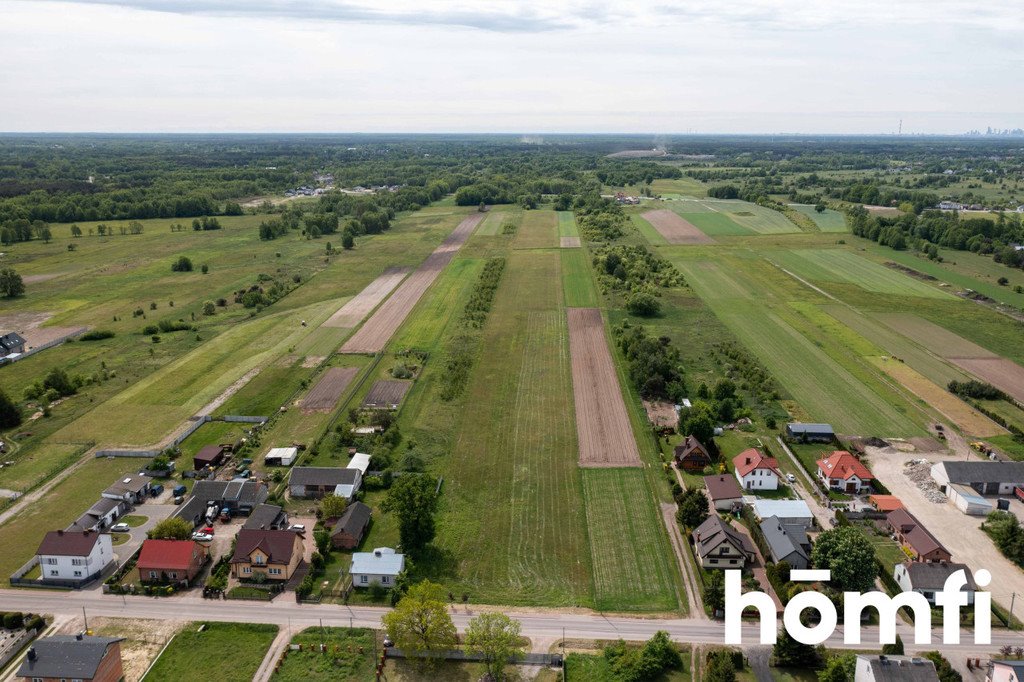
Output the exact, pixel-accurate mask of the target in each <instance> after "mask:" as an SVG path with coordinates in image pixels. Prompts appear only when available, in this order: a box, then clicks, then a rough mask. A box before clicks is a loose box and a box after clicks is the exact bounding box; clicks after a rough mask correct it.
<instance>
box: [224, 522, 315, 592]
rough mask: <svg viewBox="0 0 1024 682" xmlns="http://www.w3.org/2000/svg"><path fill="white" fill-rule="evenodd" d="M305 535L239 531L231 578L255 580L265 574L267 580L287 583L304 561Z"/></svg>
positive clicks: (276, 531) (287, 532) (275, 531)
mask: <svg viewBox="0 0 1024 682" xmlns="http://www.w3.org/2000/svg"><path fill="white" fill-rule="evenodd" d="M302 553H303V543H302V536H300V535H299V534H298V533H294V532H292V531H290V530H255V529H245V528H243V529H242V530H240V531H238V535H237V536H236V540H235V553H234V555H232V557H231V575H233V576H234V577H235V578H238V579H239V580H252V579H253V578H254V577H255V576H256V575H257V574H262V575H263V576H265V577H266V579H267V580H273V581H281V582H285V581H288V580H290V579H291V577H292V575H294V574H295V569H296V568H298V566H299V564H300V563H301V562H302Z"/></svg>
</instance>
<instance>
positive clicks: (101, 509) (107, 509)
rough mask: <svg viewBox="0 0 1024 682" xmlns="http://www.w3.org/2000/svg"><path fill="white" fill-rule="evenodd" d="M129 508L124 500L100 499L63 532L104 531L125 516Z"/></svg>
mask: <svg viewBox="0 0 1024 682" xmlns="http://www.w3.org/2000/svg"><path fill="white" fill-rule="evenodd" d="M130 509H131V507H129V506H128V503H127V502H125V501H124V500H115V499H111V498H109V497H101V498H100V499H99V500H98V501H97V502H96V504H94V505H93V506H91V507H89V510H88V511H87V512H85V513H84V514H82V515H81V516H79V517H78V519H77V520H76V521H75V522H74V523H72V524H71V525H70V526H68V527H67V528H65V529H64V530H79V531H81V530H104V529H105V528H109V527H110V526H111V525H113V524H114V522H115V521H117V519H119V518H120V517H121V516H122V515H124V514H127V513H128V511H130Z"/></svg>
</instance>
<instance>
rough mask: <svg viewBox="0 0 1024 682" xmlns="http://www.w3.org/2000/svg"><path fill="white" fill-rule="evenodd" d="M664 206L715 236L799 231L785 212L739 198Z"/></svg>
mask: <svg viewBox="0 0 1024 682" xmlns="http://www.w3.org/2000/svg"><path fill="white" fill-rule="evenodd" d="M665 207H666V208H668V209H670V210H672V211H675V212H676V213H678V214H679V215H680V216H681V217H683V218H684V219H686V220H688V221H690V222H691V223H693V224H694V225H696V226H697V227H699V228H700V229H701V231H702V232H704V233H705V234H708V235H710V236H712V237H713V236H728V235H749V234H788V233H791V232H799V231H800V228H799V227H797V226H796V225H795V224H794V223H793V222H792V221H791V220H790V219H789V218H787V217H786V216H785V215H783V214H782V213H779V212H778V211H773V210H772V209H770V208H765V207H764V206H758V205H757V204H752V203H750V202H748V201H740V200H738V199H701V200H696V199H682V200H675V201H667V202H665Z"/></svg>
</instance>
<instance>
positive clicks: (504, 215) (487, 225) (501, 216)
mask: <svg viewBox="0 0 1024 682" xmlns="http://www.w3.org/2000/svg"><path fill="white" fill-rule="evenodd" d="M512 215H513V211H511V210H500V211H499V210H497V209H494V208H492V209H491V210H490V211H488V213H487V217H486V218H484V220H483V222H482V223H480V225H479V226H477V228H476V231H475V234H479V235H484V236H486V237H493V236H494V235H498V234H501V228H502V226H503V225H504V224H505V221H506V220H508V219H511V217H512Z"/></svg>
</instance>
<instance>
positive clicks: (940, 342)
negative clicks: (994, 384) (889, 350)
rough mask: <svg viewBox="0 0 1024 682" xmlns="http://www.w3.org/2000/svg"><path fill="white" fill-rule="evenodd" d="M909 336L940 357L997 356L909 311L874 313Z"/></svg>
mask: <svg viewBox="0 0 1024 682" xmlns="http://www.w3.org/2000/svg"><path fill="white" fill-rule="evenodd" d="M872 316H873V317H875V318H877V319H879V320H881V321H882V322H884V323H885V324H887V325H888V326H890V327H892V328H893V329H895V330H896V331H898V332H899V333H900V334H903V335H904V336H906V337H907V338H910V339H913V340H914V341H916V342H917V343H919V344H921V345H922V346H924V347H925V348H927V349H928V350H930V351H931V352H933V353H935V354H936V355H938V356H939V357H940V358H946V359H947V360H948V359H951V358H996V357H998V356H997V355H996V354H995V353H993V352H992V351H990V350H987V349H985V348H982V347H981V346H979V345H978V344H976V343H973V342H972V341H968V340H967V339H965V338H964V337H962V336H959V335H957V334H954V333H953V332H951V331H949V330H948V329H945V328H944V327H940V326H939V325H937V324H934V323H932V322H929V321H928V320H926V319H924V318H922V317H918V316H917V315H912V314H909V313H874V314H873V315H872Z"/></svg>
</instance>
